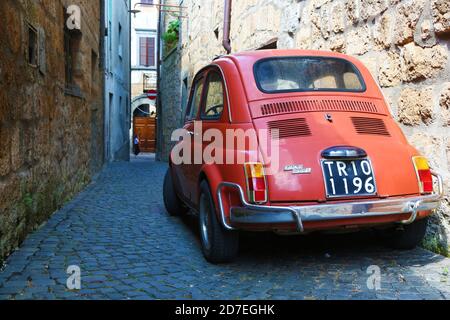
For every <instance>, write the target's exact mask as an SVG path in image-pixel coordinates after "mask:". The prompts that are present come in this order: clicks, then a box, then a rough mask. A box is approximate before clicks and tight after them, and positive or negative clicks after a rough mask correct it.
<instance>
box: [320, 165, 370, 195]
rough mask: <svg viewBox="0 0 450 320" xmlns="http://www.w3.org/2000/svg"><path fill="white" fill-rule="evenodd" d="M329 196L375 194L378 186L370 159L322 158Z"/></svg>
mask: <svg viewBox="0 0 450 320" xmlns="http://www.w3.org/2000/svg"><path fill="white" fill-rule="evenodd" d="M322 170H323V175H324V179H325V186H326V191H327V197H328V198H336V197H349V196H373V195H375V194H376V193H377V187H376V183H375V178H374V174H373V169H372V164H371V162H370V160H368V159H359V160H322Z"/></svg>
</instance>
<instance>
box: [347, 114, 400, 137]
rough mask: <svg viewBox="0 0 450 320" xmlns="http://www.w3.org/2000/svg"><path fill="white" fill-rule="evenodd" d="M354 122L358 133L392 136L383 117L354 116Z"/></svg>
mask: <svg viewBox="0 0 450 320" xmlns="http://www.w3.org/2000/svg"><path fill="white" fill-rule="evenodd" d="M352 122H353V126H354V127H355V129H356V132H357V133H358V134H372V135H380V136H387V137H390V136H391V135H390V133H389V131H388V129H387V127H386V124H385V123H384V121H383V120H382V119H377V118H364V117H352Z"/></svg>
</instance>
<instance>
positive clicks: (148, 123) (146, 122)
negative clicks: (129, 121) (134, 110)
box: [134, 117, 156, 153]
mask: <svg viewBox="0 0 450 320" xmlns="http://www.w3.org/2000/svg"><path fill="white" fill-rule="evenodd" d="M134 134H135V135H137V136H138V137H139V147H140V149H141V152H151V153H154V152H155V151H156V118H149V117H145V118H142V117H134Z"/></svg>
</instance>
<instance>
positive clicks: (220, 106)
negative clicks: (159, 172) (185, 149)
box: [190, 67, 227, 204]
mask: <svg viewBox="0 0 450 320" xmlns="http://www.w3.org/2000/svg"><path fill="white" fill-rule="evenodd" d="M226 107H227V106H226V103H225V86H224V82H223V79H222V75H221V73H220V72H219V71H218V70H217V69H216V68H214V67H211V68H210V69H209V70H208V73H207V74H206V78H205V88H204V92H203V98H202V102H201V104H200V112H199V116H198V119H197V126H198V125H199V124H201V128H202V134H203V137H201V138H202V139H195V140H194V144H193V145H194V149H195V152H201V160H202V161H201V163H200V162H198V161H197V162H195V163H194V165H193V166H192V172H191V174H192V176H191V179H192V180H191V181H190V183H191V187H192V191H191V201H192V202H193V203H194V204H197V201H198V198H199V194H198V191H199V190H198V178H199V176H200V172H201V170H202V167H203V165H205V162H206V164H211V161H212V160H215V157H214V156H215V154H213V156H212V157H210V158H211V159H208V158H205V156H207V155H209V153H207V154H205V148H206V147H207V146H208V145H209V144H210V143H211V142H212V141H204V140H209V139H210V137H209V138H207V139H205V138H206V137H207V136H208V131H209V130H211V129H212V130H218V131H220V132H221V135H222V138H223V139H224V138H225V130H226V124H225V123H224V122H223V118H224V114H225V113H224V110H225V108H226ZM216 132H217V131H216ZM195 134H197V132H196V133H195ZM211 139H215V138H211ZM199 158H200V157H199V155H198V156H197V160H198V159H199Z"/></svg>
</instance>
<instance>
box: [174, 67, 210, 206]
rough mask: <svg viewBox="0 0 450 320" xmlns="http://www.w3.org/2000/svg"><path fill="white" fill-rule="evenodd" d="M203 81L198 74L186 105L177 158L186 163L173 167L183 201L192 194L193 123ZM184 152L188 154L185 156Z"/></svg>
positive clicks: (200, 99) (202, 77)
mask: <svg viewBox="0 0 450 320" xmlns="http://www.w3.org/2000/svg"><path fill="white" fill-rule="evenodd" d="M204 81H205V76H204V75H203V74H199V75H198V76H197V77H196V78H195V80H194V82H193V85H192V89H191V95H190V99H189V103H188V108H187V111H186V117H185V124H184V126H183V129H184V130H185V132H186V133H187V135H186V136H185V137H184V139H183V140H182V141H181V142H180V143H181V144H183V146H182V148H181V150H183V151H182V152H181V153H180V154H179V156H181V157H183V158H184V159H185V160H186V162H183V163H181V164H179V165H177V166H175V170H176V174H177V176H178V177H179V186H180V190H179V191H180V192H181V195H182V196H183V197H184V198H185V200H190V199H191V193H192V183H193V181H192V180H193V178H194V174H195V173H194V172H195V171H194V170H193V165H194V121H195V120H196V119H197V117H198V112H199V109H200V105H201V102H202V95H203V91H204ZM184 152H188V153H189V154H188V155H185V154H184ZM174 156H177V155H174Z"/></svg>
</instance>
